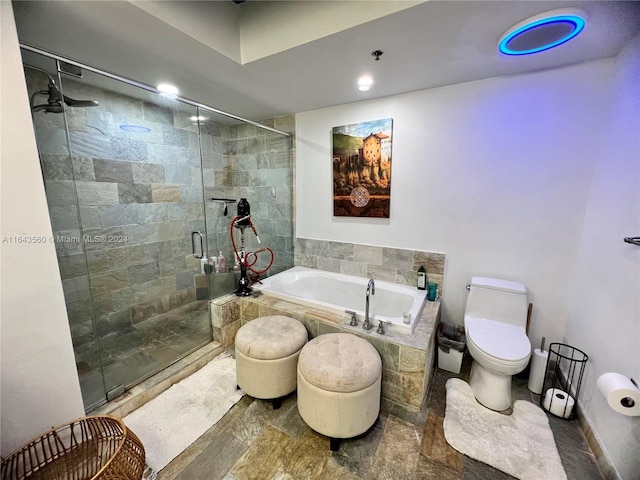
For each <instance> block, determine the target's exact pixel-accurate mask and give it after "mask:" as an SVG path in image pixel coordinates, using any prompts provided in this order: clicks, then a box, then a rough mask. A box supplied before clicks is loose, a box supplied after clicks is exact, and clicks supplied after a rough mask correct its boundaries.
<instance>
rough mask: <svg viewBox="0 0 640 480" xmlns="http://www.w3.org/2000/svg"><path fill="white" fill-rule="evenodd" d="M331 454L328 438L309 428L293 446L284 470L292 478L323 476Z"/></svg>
mask: <svg viewBox="0 0 640 480" xmlns="http://www.w3.org/2000/svg"><path fill="white" fill-rule="evenodd" d="M330 456H331V452H330V450H329V442H328V441H327V438H326V437H324V436H323V435H320V434H318V433H316V432H314V431H313V430H311V429H310V428H308V429H307V430H306V431H305V432H304V433H303V434H302V436H301V437H300V439H299V440H298V441H297V442H296V443H295V445H293V447H292V448H291V450H290V453H289V456H288V458H287V460H285V464H284V472H285V473H287V474H289V475H291V477H292V478H305V479H313V478H323V477H322V472H323V470H324V468H325V465H326V463H327V459H328V458H329V457H330Z"/></svg>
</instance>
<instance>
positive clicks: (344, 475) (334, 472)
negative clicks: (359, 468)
mask: <svg viewBox="0 0 640 480" xmlns="http://www.w3.org/2000/svg"><path fill="white" fill-rule="evenodd" d="M320 478H322V479H323V480H361V479H362V477H359V476H358V475H356V474H355V473H353V472H351V471H350V470H349V469H347V468H345V467H343V466H342V465H339V464H338V463H336V461H335V459H334V458H333V457H329V459H328V460H327V463H326V464H325V467H324V470H323V471H322V477H320Z"/></svg>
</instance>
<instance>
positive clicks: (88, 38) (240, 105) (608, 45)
mask: <svg viewBox="0 0 640 480" xmlns="http://www.w3.org/2000/svg"><path fill="white" fill-rule="evenodd" d="M13 5H14V12H15V17H16V23H17V27H18V34H19V37H20V41H21V42H23V43H26V44H29V45H32V46H36V47H39V48H41V49H43V50H46V51H49V52H52V53H57V54H59V55H62V56H65V57H68V58H70V59H72V60H76V61H79V62H82V63H86V64H88V65H91V66H94V67H98V68H101V69H103V70H107V71H110V72H112V73H116V74H119V75H121V76H123V77H127V78H131V79H134V80H136V81H138V82H141V83H144V84H148V85H156V84H158V83H159V82H161V81H168V82H171V83H174V84H176V85H177V86H178V87H179V88H180V92H181V96H183V97H185V98H189V99H192V100H195V101H198V102H201V103H204V104H207V105H210V106H212V107H215V108H218V109H220V110H223V111H227V112H230V113H232V114H235V115H238V116H240V117H244V118H247V119H250V120H255V121H258V120H261V119H264V118H269V117H273V116H278V115H282V114H287V113H296V112H303V111H308V110H314V109H319V108H325V107H329V106H333V105H340V104H347V103H350V102H355V101H359V100H365V99H372V98H377V97H385V96H389V95H395V94H400V93H405V92H410V91H415V90H422V89H427V88H433V87H438V86H443V85H450V84H456V83H462V82H468V81H473V80H479V79H483V78H489V77H496V76H503V75H513V74H525V73H528V72H531V71H536V70H541V69H547V68H555V67H560V66H563V65H569V64H574V63H579V62H583V61H588V60H593V59H597V58H604V57H610V56H614V55H616V54H617V53H618V52H619V51H620V50H621V49H622V47H623V46H624V44H625V43H626V42H628V41H629V40H630V39H631V38H633V37H634V36H635V35H638V33H639V32H640V2H634V1H602V2H600V1H578V2H562V1H516V0H511V1H484V0H476V1H457V0H455V1H454V0H446V1H435V0H431V1H426V2H397V1H396V2H393V1H387V2H383V1H373V2H365V1H356V2H346V1H324V2H314V1H308V0H298V1H288V2H287V1H285V2H270V1H261V0H248V1H246V2H245V3H243V4H240V5H236V4H234V3H233V2H231V1H230V0H226V1H207V2H190V1H162V2H138V3H132V2H127V1H104V2H103V1H87V2H82V1H46V2H32V1H14V4H13ZM562 7H573V8H580V9H581V10H583V11H584V12H585V13H586V15H587V26H586V28H585V30H584V31H583V32H582V33H581V34H580V35H579V36H578V37H576V38H575V39H574V40H572V41H571V42H568V43H566V44H564V45H562V46H560V47H558V48H556V49H553V50H549V51H546V52H543V53H540V54H537V55H531V56H525V57H507V56H504V55H501V54H499V53H498V52H497V42H498V39H499V37H500V36H501V35H502V34H503V33H504V32H505V31H506V30H508V29H509V28H510V27H511V26H512V25H514V24H516V23H518V22H519V21H521V20H523V19H525V18H527V17H530V16H532V15H535V14H537V13H541V12H544V11H547V10H551V9H556V8H562ZM358 12H367V13H361V14H360V13H358ZM363 22H364V23H363ZM377 49H379V50H382V51H383V52H384V54H383V55H382V57H381V59H380V61H378V62H376V61H375V60H374V58H373V56H372V55H371V52H372V51H374V50H377ZM363 73H368V74H370V75H371V76H372V77H373V78H374V82H375V83H374V85H373V87H372V88H371V90H369V91H368V92H359V91H358V90H357V88H356V80H357V78H358V76H360V75H362V74H363Z"/></svg>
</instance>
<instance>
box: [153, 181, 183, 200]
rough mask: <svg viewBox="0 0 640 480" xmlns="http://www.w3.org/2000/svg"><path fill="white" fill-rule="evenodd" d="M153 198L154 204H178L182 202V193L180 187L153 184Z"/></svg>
mask: <svg viewBox="0 0 640 480" xmlns="http://www.w3.org/2000/svg"><path fill="white" fill-rule="evenodd" d="M151 198H153V202H154V203H166V202H172V203H176V202H180V201H181V200H182V191H181V189H180V186H179V185H168V184H164V183H152V184H151Z"/></svg>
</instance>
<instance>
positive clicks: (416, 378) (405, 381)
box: [401, 374, 424, 408]
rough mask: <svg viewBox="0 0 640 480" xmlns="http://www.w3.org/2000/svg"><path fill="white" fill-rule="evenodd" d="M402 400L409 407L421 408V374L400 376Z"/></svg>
mask: <svg viewBox="0 0 640 480" xmlns="http://www.w3.org/2000/svg"><path fill="white" fill-rule="evenodd" d="M401 378H402V400H403V401H404V402H405V403H408V404H409V405H413V406H414V407H417V408H420V407H421V406H422V400H423V396H422V392H423V386H424V376H423V375H421V374H401Z"/></svg>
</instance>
